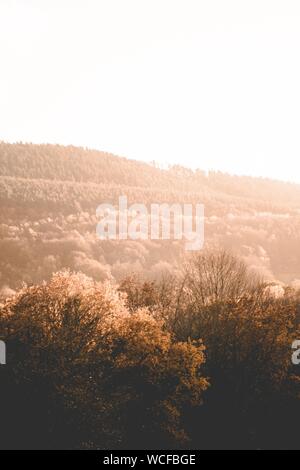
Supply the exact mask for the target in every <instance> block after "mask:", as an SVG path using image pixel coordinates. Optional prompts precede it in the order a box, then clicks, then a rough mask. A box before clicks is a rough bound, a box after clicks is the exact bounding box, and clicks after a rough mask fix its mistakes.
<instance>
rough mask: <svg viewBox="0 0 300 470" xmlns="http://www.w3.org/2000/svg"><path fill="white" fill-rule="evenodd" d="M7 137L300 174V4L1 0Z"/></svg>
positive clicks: (299, 177) (0, 99)
mask: <svg viewBox="0 0 300 470" xmlns="http://www.w3.org/2000/svg"><path fill="white" fill-rule="evenodd" d="M0 140H3V141H7V142H16V141H24V142H33V143H45V142H47V143H60V144H65V145H69V144H73V145H79V146H84V147H90V148H95V149H99V150H104V151H108V152H112V153H115V154H118V155H122V156H126V157H128V158H134V159H139V160H144V161H152V160H156V161H158V162H161V164H162V165H165V164H167V163H169V164H181V165H184V166H188V167H191V168H202V169H206V170H207V169H216V170H221V171H226V172H229V173H234V174H247V175H256V176H268V177H272V178H277V179H284V180H290V181H297V182H299V183H300V2H299V0H0Z"/></svg>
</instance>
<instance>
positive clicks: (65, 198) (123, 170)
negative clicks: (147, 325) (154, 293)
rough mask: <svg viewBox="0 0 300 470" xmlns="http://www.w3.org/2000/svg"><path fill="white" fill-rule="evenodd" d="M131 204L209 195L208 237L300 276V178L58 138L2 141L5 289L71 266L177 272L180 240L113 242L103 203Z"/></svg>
mask: <svg viewBox="0 0 300 470" xmlns="http://www.w3.org/2000/svg"><path fill="white" fill-rule="evenodd" d="M120 195H127V197H128V200H129V202H130V203H134V202H138V203H144V204H148V205H149V204H151V203H154V202H155V203H156V202H157V203H160V202H176V203H184V202H191V203H194V204H195V203H202V204H204V205H205V215H206V224H205V232H206V244H207V245H211V244H213V245H222V246H224V247H226V248H230V249H232V250H234V251H235V252H236V253H237V254H239V255H241V256H242V257H243V258H244V259H245V261H246V262H247V263H248V264H249V265H250V266H251V267H253V269H255V270H257V271H259V272H261V273H262V274H263V275H264V276H265V277H266V278H268V279H270V280H279V281H282V282H289V283H291V282H295V283H297V282H298V279H300V243H299V241H300V240H299V238H300V237H299V230H298V229H299V227H300V185H296V184H290V183H283V182H279V181H272V180H268V179H263V178H251V177H241V176H233V175H227V174H223V173H220V172H209V174H206V173H205V172H203V171H201V169H199V170H196V171H192V170H189V169H187V168H183V167H179V166H174V167H171V168H169V169H167V170H162V169H159V168H157V167H156V166H155V165H151V164H147V163H142V162H138V161H133V160H128V159H126V158H121V157H117V156H115V155H111V154H108V153H103V152H99V151H95V150H88V149H83V148H76V147H63V146H58V145H33V144H22V143H19V144H6V143H0V250H1V258H0V273H1V275H0V288H2V294H3V295H6V294H7V293H9V292H10V289H16V288H17V287H19V285H20V284H21V282H24V281H25V282H27V283H32V282H39V281H41V280H42V279H48V278H49V277H50V275H51V274H52V272H53V271H57V270H60V269H62V268H65V267H69V268H70V269H72V270H81V271H83V272H84V273H85V274H87V275H90V276H92V277H94V278H95V279H106V278H107V279H109V278H116V279H119V278H121V277H122V276H123V275H125V274H128V272H132V271H137V272H140V273H142V274H143V275H146V276H151V277H152V276H158V275H159V274H160V273H162V272H171V273H172V272H174V271H176V269H179V268H180V263H181V260H182V257H183V256H184V255H185V253H184V250H183V246H182V243H180V242H178V241H169V242H166V241H164V242H162V241H157V242H154V241H151V240H148V241H143V242H142V241H122V242H117V241H106V242H100V241H99V240H98V239H97V237H96V234H95V231H96V224H97V218H96V208H97V206H98V205H99V204H101V203H102V202H110V203H116V202H117V200H118V197H119V196H120Z"/></svg>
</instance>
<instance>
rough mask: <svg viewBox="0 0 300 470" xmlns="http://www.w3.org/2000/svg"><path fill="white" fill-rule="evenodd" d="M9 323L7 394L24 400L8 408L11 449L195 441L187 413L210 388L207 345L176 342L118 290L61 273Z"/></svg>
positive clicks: (27, 293)
mask: <svg viewBox="0 0 300 470" xmlns="http://www.w3.org/2000/svg"><path fill="white" fill-rule="evenodd" d="M0 322H1V331H2V337H1V339H3V340H5V342H6V344H7V350H8V361H7V363H8V365H7V368H6V369H5V374H4V375H3V380H2V382H1V383H2V387H3V388H2V390H5V395H6V397H7V398H8V397H12V396H14V397H15V398H16V400H14V403H12V402H11V400H8V402H9V403H10V406H9V404H7V401H5V400H4V401H3V403H6V405H5V406H3V410H2V411H3V415H2V416H4V420H3V423H5V416H6V419H7V421H9V422H10V423H11V429H12V430H13V429H14V430H15V431H14V433H13V435H11V436H10V434H9V433H8V434H7V436H6V439H7V442H8V443H7V445H8V446H9V445H10V438H11V439H12V440H13V443H14V444H13V445H14V447H15V446H22V447H26V448H38V447H40V448H44V447H50V448H57V447H62V448H66V447H71V448H77V447H81V448H82V447H88V448H112V449H113V448H120V447H121V448H127V447H130V446H135V447H141V448H149V447H152V448H153V446H160V445H162V443H165V445H166V446H168V445H180V443H183V442H185V440H186V439H187V438H188V436H187V432H186V429H185V426H184V419H183V415H184V412H185V410H186V409H188V408H189V407H192V406H196V405H199V404H201V403H202V395H203V392H204V391H205V390H206V389H207V387H208V381H207V380H206V379H205V378H204V376H203V374H202V373H201V369H202V367H203V364H204V362H205V358H204V347H203V345H202V342H201V341H197V342H190V341H189V342H176V341H174V339H173V337H172V335H171V334H170V333H169V332H167V331H165V330H164V329H163V325H162V324H161V322H159V321H158V320H156V319H155V318H153V316H151V315H150V314H149V312H148V310H147V309H138V310H137V311H136V312H134V313H130V312H129V310H128V309H127V307H126V305H125V298H124V294H121V293H120V292H118V291H117V290H116V289H115V288H114V287H113V286H112V285H111V284H110V283H108V282H106V283H104V284H102V283H95V282H93V281H92V280H90V279H88V278H86V277H85V276H83V275H79V274H77V275H75V274H71V273H69V272H63V273H58V274H56V275H54V276H53V278H52V279H51V281H50V282H48V283H43V284H41V285H38V286H32V287H25V288H23V289H22V290H21V291H20V292H19V293H18V294H17V295H16V296H14V297H13V298H12V299H10V300H8V301H7V302H6V303H5V305H4V306H3V307H2V309H1V311H0ZM1 372H2V371H1ZM15 402H17V403H19V404H20V405H21V404H22V406H15V405H16V403H15ZM25 403H26V405H25ZM5 407H6V411H5ZM29 417H30V423H31V426H30V430H29V429H24V423H26V422H28V419H29ZM3 425H4V424H3Z"/></svg>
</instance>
